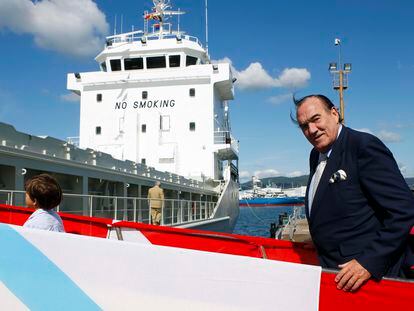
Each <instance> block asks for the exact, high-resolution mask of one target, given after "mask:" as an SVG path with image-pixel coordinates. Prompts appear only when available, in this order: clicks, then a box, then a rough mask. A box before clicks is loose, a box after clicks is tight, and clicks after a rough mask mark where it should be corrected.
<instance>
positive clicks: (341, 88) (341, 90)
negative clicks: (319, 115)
mask: <svg viewBox="0 0 414 311" xmlns="http://www.w3.org/2000/svg"><path fill="white" fill-rule="evenodd" d="M339 105H340V113H341V119H342V124H345V110H344V72H343V70H342V69H340V70H339Z"/></svg>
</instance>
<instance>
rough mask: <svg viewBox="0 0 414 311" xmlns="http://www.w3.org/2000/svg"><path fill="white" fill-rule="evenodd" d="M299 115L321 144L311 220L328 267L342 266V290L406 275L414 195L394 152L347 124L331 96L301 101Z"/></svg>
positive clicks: (313, 167)
mask: <svg viewBox="0 0 414 311" xmlns="http://www.w3.org/2000/svg"><path fill="white" fill-rule="evenodd" d="M294 102H295V108H296V119H295V118H293V117H292V116H291V118H292V120H293V121H294V122H296V123H297V124H298V125H299V127H300V129H301V130H302V132H303V134H304V135H305V137H306V138H307V139H308V141H309V142H310V143H311V144H312V145H313V147H314V148H313V149H312V151H311V153H310V159H309V164H310V174H309V181H308V187H307V191H306V197H305V208H306V215H307V218H308V222H309V229H310V233H311V236H312V240H313V243H314V245H315V247H316V250H317V252H318V257H319V260H320V263H321V266H322V267H325V268H334V269H338V268H339V269H340V271H339V273H338V274H337V276H336V277H335V282H336V283H337V288H338V289H342V290H344V291H355V290H357V289H358V288H359V287H360V286H361V285H363V284H364V283H365V282H366V281H367V280H368V279H370V278H371V277H372V278H374V279H376V280H380V279H381V278H382V277H383V276H389V277H404V269H403V268H404V264H403V261H404V259H405V253H406V252H407V251H408V237H409V232H410V229H411V227H412V226H413V225H414V196H413V194H412V193H411V191H410V190H409V188H408V186H407V184H406V182H405V180H404V178H403V176H402V175H401V173H400V170H399V168H398V166H397V163H396V161H395V159H394V157H393V155H392V153H391V152H390V151H389V150H388V148H387V147H386V146H385V145H384V144H383V143H382V142H381V141H380V140H379V139H378V138H376V137H375V136H373V135H371V134H368V133H363V132H358V131H355V130H353V129H351V128H348V127H345V126H344V125H342V124H341V123H340V121H341V120H340V116H339V113H338V111H337V109H336V108H335V106H334V105H333V103H332V102H331V101H330V100H329V99H328V98H327V97H326V96H324V95H309V96H305V97H303V98H301V99H299V100H296V99H294Z"/></svg>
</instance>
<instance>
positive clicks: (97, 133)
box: [95, 126, 101, 135]
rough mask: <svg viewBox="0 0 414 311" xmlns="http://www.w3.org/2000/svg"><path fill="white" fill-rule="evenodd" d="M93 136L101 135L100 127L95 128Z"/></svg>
mask: <svg viewBox="0 0 414 311" xmlns="http://www.w3.org/2000/svg"><path fill="white" fill-rule="evenodd" d="M95 134H96V135H101V127H100V126H97V127H96V128H95Z"/></svg>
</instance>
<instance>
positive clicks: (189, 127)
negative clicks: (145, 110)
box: [95, 122, 196, 135]
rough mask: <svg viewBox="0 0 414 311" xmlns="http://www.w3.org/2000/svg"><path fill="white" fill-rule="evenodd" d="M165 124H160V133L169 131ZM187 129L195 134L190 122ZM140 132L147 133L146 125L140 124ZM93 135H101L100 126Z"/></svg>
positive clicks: (192, 124)
mask: <svg viewBox="0 0 414 311" xmlns="http://www.w3.org/2000/svg"><path fill="white" fill-rule="evenodd" d="M165 124H166V122H162V123H161V124H160V130H162V131H169V125H168V129H166V125H165ZM188 129H189V130H190V132H195V129H196V124H195V122H190V123H189V124H188ZM141 132H142V133H146V132H147V125H146V124H142V125H141ZM95 134H96V135H101V134H102V127H101V126H97V127H95Z"/></svg>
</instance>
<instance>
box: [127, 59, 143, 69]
mask: <svg viewBox="0 0 414 311" xmlns="http://www.w3.org/2000/svg"><path fill="white" fill-rule="evenodd" d="M124 67H125V70H135V69H144V61H143V59H142V57H138V58H125V60H124Z"/></svg>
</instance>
